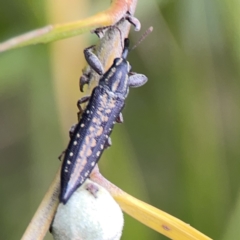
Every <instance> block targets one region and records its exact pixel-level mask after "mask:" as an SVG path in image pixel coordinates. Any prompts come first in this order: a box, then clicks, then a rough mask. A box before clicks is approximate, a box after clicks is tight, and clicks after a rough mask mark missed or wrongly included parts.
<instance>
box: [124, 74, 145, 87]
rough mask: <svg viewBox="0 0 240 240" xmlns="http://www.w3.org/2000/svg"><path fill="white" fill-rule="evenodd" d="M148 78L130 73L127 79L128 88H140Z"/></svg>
mask: <svg viewBox="0 0 240 240" xmlns="http://www.w3.org/2000/svg"><path fill="white" fill-rule="evenodd" d="M147 80H148V78H147V77H146V76H145V75H143V74H139V73H131V75H130V76H129V78H128V86H129V87H141V86H142V85H144V84H145V83H146V82H147Z"/></svg>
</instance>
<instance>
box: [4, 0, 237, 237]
mask: <svg viewBox="0 0 240 240" xmlns="http://www.w3.org/2000/svg"><path fill="white" fill-rule="evenodd" d="M75 2H76V3H72V2H69V1H64V0H62V1H56V0H55V1H54V0H52V1H51V2H50V1H26V0H23V1H21V2H18V1H14V0H8V1H3V0H2V1H0V41H4V40H6V39H8V38H10V37H13V36H16V35H18V34H21V33H24V32H27V31H29V30H32V29H36V28H39V27H42V26H45V25H47V24H50V23H54V21H56V22H66V21H67V20H66V19H68V21H70V20H74V19H75V20H77V19H82V18H84V17H86V16H90V15H91V14H93V13H96V12H98V11H101V10H104V9H105V8H106V7H107V6H108V5H109V1H102V2H100V1H96V0H95V1H94V0H92V1H75ZM69 4H71V5H69ZM74 4H78V5H74ZM76 6H77V7H76ZM73 12H74V14H73ZM56 16H62V17H63V16H65V18H64V17H63V18H62V20H61V19H60V20H56V19H59V18H58V17H56ZM136 16H137V17H138V18H139V19H140V21H141V23H142V32H143V31H144V30H145V29H146V28H148V27H149V26H153V27H154V31H153V33H152V34H150V35H149V36H148V38H147V39H145V40H144V42H143V43H142V44H141V45H139V46H138V48H137V49H135V50H134V51H133V52H131V54H130V56H129V61H130V62H131V64H132V67H133V70H134V71H135V72H139V73H144V74H145V75H147V76H148V79H149V81H148V83H147V84H146V85H145V86H144V87H141V88H139V89H132V90H131V91H130V94H129V97H128V99H127V104H126V108H125V109H124V112H123V114H124V124H122V125H118V126H116V127H115V130H114V131H113V135H112V140H113V146H112V147H111V148H110V149H109V150H107V151H106V152H105V153H104V155H103V157H102V159H101V161H100V168H101V171H102V173H103V174H104V176H106V177H107V178H108V179H109V180H110V181H112V182H113V183H115V184H116V185H117V186H119V187H121V188H122V189H123V190H125V191H126V192H128V193H130V194H131V195H133V196H135V197H137V198H139V199H141V200H143V201H146V202H148V203H150V204H151V205H153V206H156V207H157V208H159V209H161V210H163V211H166V212H168V213H170V214H171V215H173V216H175V217H177V218H179V219H181V220H183V221H185V222H186V223H189V224H191V225H192V226H193V227H195V228H197V229H198V230H199V231H201V232H203V233H205V234H206V235H208V236H209V237H212V238H214V239H222V240H227V239H238V238H239V236H240V228H239V226H238V224H239V222H240V194H239V187H240V174H239V169H240V161H239V160H240V81H239V78H240V70H239V69H240V2H239V1H238V0H221V1H217V0H202V1H196V0H181V1H177V0H158V1H152V0H148V1H139V4H138V7H137V11H136ZM54 19H55V20H54ZM140 35H141V34H139V33H137V32H134V31H133V28H132V29H131V35H130V39H131V42H132V43H134V42H137V41H138V38H139V36H140ZM96 40H97V38H96V37H95V36H91V35H90V34H85V35H83V36H80V37H75V38H73V39H70V40H62V41H60V42H58V43H52V44H47V45H36V46H31V47H25V48H22V49H17V50H12V51H9V52H6V53H2V54H0V226H1V227H0V229H1V231H0V239H20V237H21V235H22V234H23V232H24V230H25V228H26V226H27V224H28V222H29V221H30V219H31V217H32V216H33V214H34V212H35V210H36V208H37V207H38V205H39V203H40V201H41V199H42V198H43V196H44V194H45V192H46V190H47V188H48V186H49V185H50V183H51V181H52V179H53V177H54V175H55V173H56V171H57V169H58V167H59V164H60V163H59V161H58V159H57V157H58V155H59V154H60V153H61V151H62V150H63V149H64V148H65V147H66V145H67V142H68V139H69V138H68V130H69V128H70V126H71V124H74V123H75V122H76V120H77V117H76V112H77V108H76V101H77V99H78V98H80V97H81V96H80V92H79V87H78V79H79V76H80V75H81V70H82V68H83V66H84V63H83V62H82V58H83V56H82V55H83V54H82V50H83V48H84V47H87V46H89V45H90V43H91V44H92V43H94V42H95V41H96ZM71 41H74V42H75V44H76V45H74V46H73V45H72V44H71ZM58 44H60V45H58ZM61 44H63V45H65V47H64V48H61ZM76 46H77V47H76ZM78 46H79V47H78ZM64 51H65V52H64ZM70 70H71V71H70ZM60 78H61V80H62V83H60V82H59V81H58V80H59V79H60ZM64 84H65V85H64ZM66 86H67V87H66ZM60 92H63V93H64V94H65V95H60V94H59V93H60ZM125 220H126V223H125V228H124V232H123V237H122V239H140V240H141V239H142V240H144V239H161V240H162V239H166V238H165V237H164V236H162V235H160V234H158V233H156V232H154V231H153V230H151V229H149V228H147V227H146V226H144V225H142V224H141V223H138V222H137V221H135V220H134V219H132V218H130V217H128V216H126V218H125ZM46 239H52V237H51V235H50V234H49V235H48V236H47V237H46Z"/></svg>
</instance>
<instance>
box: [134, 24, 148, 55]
mask: <svg viewBox="0 0 240 240" xmlns="http://www.w3.org/2000/svg"><path fill="white" fill-rule="evenodd" d="M152 31H153V27H152V26H151V27H149V28H148V29H147V30H146V31H145V32H144V33H143V35H142V36H141V37H140V39H139V40H138V42H137V43H136V44H135V45H134V46H133V47H132V48H131V49H130V51H132V50H133V49H135V48H136V47H137V46H138V45H139V44H140V43H141V42H142V41H143V40H144V39H145V38H146V37H147V36H148V35H149V34H150V33H151V32H152Z"/></svg>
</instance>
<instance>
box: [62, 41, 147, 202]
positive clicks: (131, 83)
mask: <svg viewBox="0 0 240 240" xmlns="http://www.w3.org/2000/svg"><path fill="white" fill-rule="evenodd" d="M128 52H129V40H128V39H125V41H124V49H123V52H122V56H121V57H120V58H115V59H114V62H113V64H112V66H111V67H110V68H109V69H108V71H107V72H105V73H104V74H103V75H102V76H101V78H100V80H99V85H98V86H97V87H95V88H94V90H93V92H92V95H91V97H84V98H82V99H80V100H79V102H78V106H79V107H80V105H81V103H83V102H86V101H88V105H87V107H86V109H85V110H84V112H83V114H82V116H81V119H80V120H79V123H78V124H77V125H76V126H75V128H74V130H73V132H72V134H71V140H70V142H69V145H68V147H67V149H66V151H65V155H64V160H63V164H62V169H61V191H60V202H63V203H64V204H65V203H67V201H68V200H69V198H70V197H71V195H72V194H73V193H74V191H75V190H76V189H77V188H78V187H80V186H81V185H82V184H83V183H84V181H85V180H86V179H87V178H88V177H89V175H90V173H91V172H92V170H93V168H94V167H95V165H96V164H97V162H98V160H99V158H100V157H101V155H102V153H103V151H104V149H105V148H107V147H108V146H110V145H111V139H110V134H111V132H112V129H113V126H114V124H115V123H116V122H122V121H123V119H122V114H121V111H122V109H123V107H124V104H125V103H124V102H125V99H126V97H127V95H128V92H129V87H140V86H142V85H144V84H145V83H146V82H147V77H146V76H145V75H142V74H136V73H131V72H130V71H131V66H130V64H129V62H128V61H127V60H126V58H127V55H128ZM90 55H91V53H90ZM87 61H88V62H91V61H89V59H87ZM90 64H91V65H92V64H94V63H93V62H91V63H90ZM97 64H99V62H98V63H97ZM91 67H92V66H91ZM92 68H93V69H95V68H96V67H92Z"/></svg>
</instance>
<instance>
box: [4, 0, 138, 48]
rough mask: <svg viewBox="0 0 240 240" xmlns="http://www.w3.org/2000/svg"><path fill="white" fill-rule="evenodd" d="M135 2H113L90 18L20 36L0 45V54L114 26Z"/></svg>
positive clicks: (51, 26)
mask: <svg viewBox="0 0 240 240" xmlns="http://www.w3.org/2000/svg"><path fill="white" fill-rule="evenodd" d="M135 6H136V0H128V1H125V0H113V1H112V3H111V6H110V7H109V8H108V9H107V10H105V11H103V12H100V13H98V14H96V15H94V16H92V17H89V18H86V19H83V20H79V21H74V22H70V23H65V24H55V25H49V26H45V27H43V28H40V29H37V30H34V31H31V32H28V33H25V34H22V35H20V36H17V37H14V38H11V39H9V40H7V41H5V42H2V43H0V52H4V51H6V50H10V49H13V48H19V47H23V46H28V45H31V44H38V43H48V42H52V41H56V40H60V39H64V38H70V37H73V36H77V35H79V34H82V33H85V32H87V31H91V30H94V29H96V28H101V27H106V26H112V25H115V24H116V23H117V22H118V21H119V20H120V19H121V18H122V17H123V16H124V14H126V12H127V11H130V12H131V13H133V12H134V9H135Z"/></svg>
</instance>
